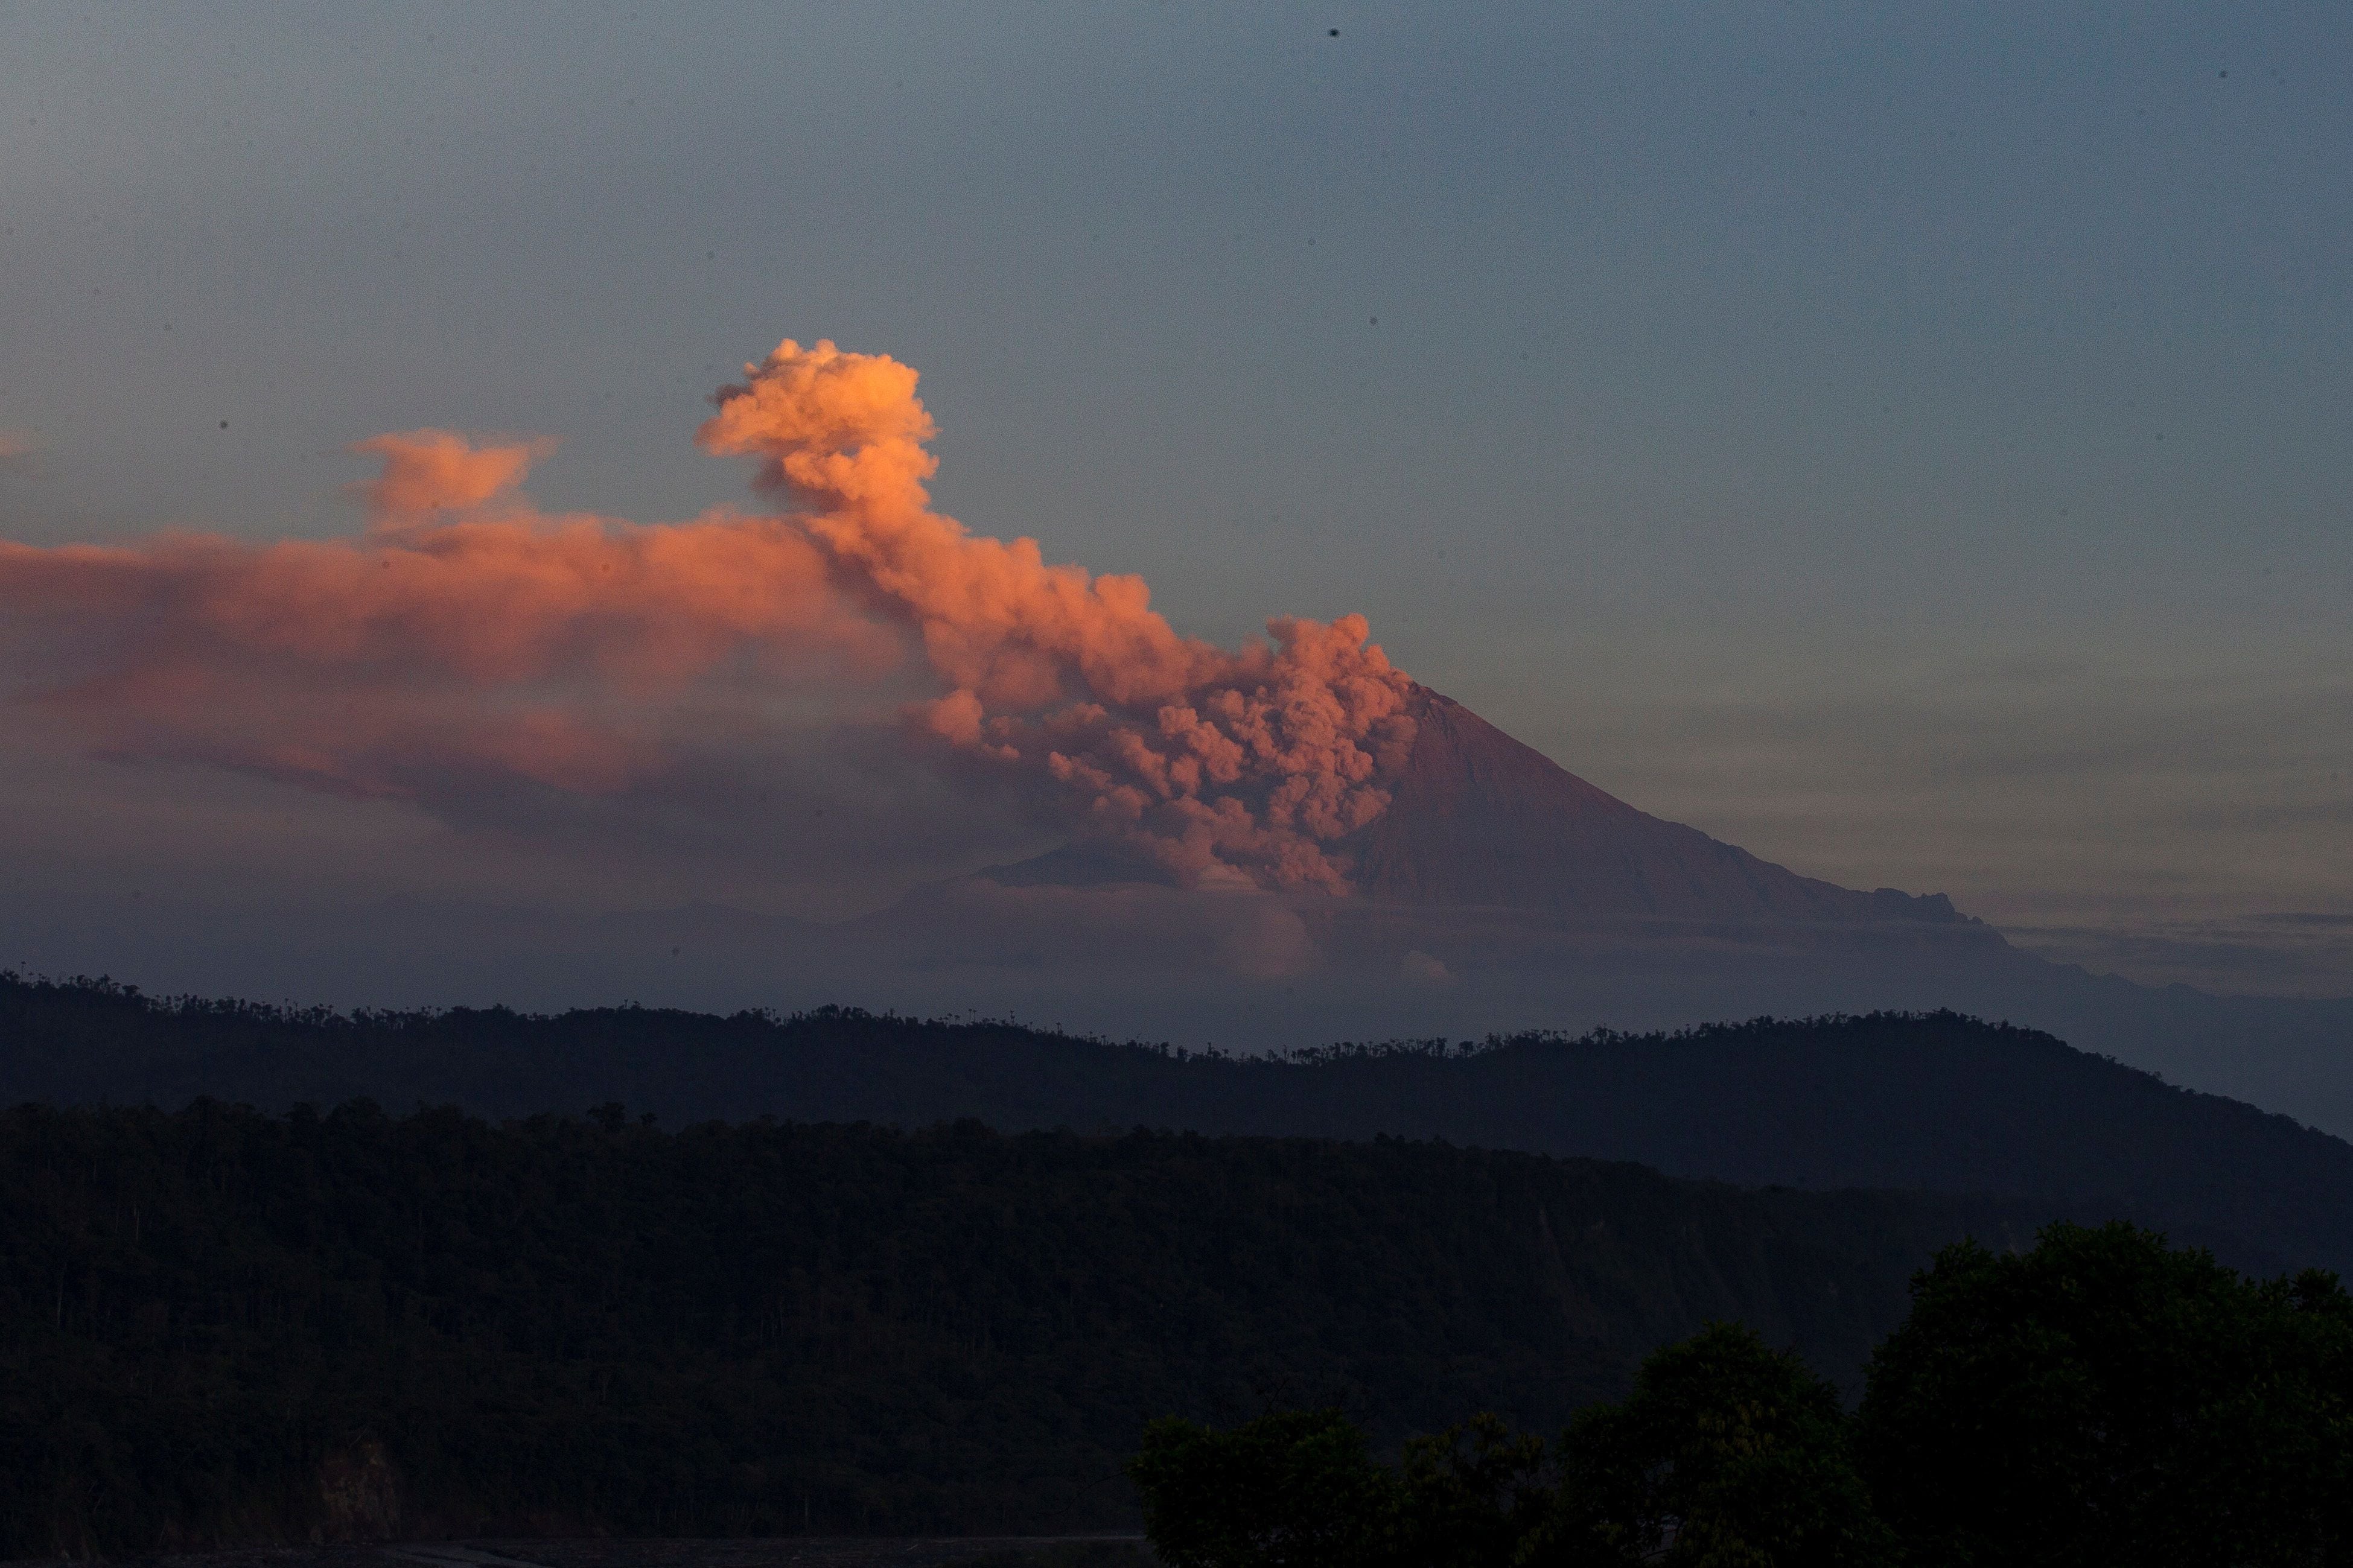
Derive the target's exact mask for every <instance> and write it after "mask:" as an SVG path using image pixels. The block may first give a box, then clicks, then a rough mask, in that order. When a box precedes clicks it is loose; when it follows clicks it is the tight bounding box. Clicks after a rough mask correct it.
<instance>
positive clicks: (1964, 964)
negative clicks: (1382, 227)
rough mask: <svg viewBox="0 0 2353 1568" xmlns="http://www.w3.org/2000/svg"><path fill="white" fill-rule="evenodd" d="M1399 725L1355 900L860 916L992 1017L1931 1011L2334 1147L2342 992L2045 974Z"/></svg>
mask: <svg viewBox="0 0 2353 1568" xmlns="http://www.w3.org/2000/svg"><path fill="white" fill-rule="evenodd" d="M1410 711H1411V713H1412V715H1413V717H1414V719H1415V721H1416V733H1415V739H1414V742H1413V745H1412V747H1411V750H1410V752H1409V757H1408V759H1407V761H1406V763H1405V765H1404V767H1403V769H1402V770H1401V772H1400V773H1399V774H1398V778H1397V779H1396V781H1395V784H1394V789H1393V796H1392V799H1391V802H1390V805H1389V806H1388V810H1387V811H1386V812H1384V813H1383V814H1382V815H1381V816H1379V817H1377V818H1376V819H1375V820H1374V821H1373V822H1372V823H1371V824H1370V825H1369V826H1366V827H1365V828H1363V829H1362V830H1360V831H1359V832H1358V833H1357V834H1356V836H1355V837H1353V838H1352V839H1351V840H1350V841H1349V843H1348V845H1347V848H1348V851H1349V855H1350V858H1351V859H1352V861H1353V864H1354V877H1355V880H1356V894H1355V896H1353V897H1350V898H1345V899H1330V898H1315V899H1291V900H1277V899H1271V898H1269V899H1261V900H1257V901H1256V902H1255V904H1254V903H1253V901H1252V900H1248V899H1245V898H1238V897H1235V896H1232V895H1224V896H1221V897H1210V898H1206V899H1205V898H1202V897H1199V896H1194V897H1191V898H1189V899H1188V898H1187V897H1185V896H1182V895H1180V894H1178V893H1177V892H1176V890H1175V889H1170V888H1166V887H1155V886H1154V882H1155V878H1156V877H1157V873H1155V871H1153V870H1152V869H1151V868H1147V867H1143V866H1140V865H1139V864H1137V863H1136V862H1134V861H1133V860H1124V859H1122V858H1119V857H1117V856H1115V855H1111V854H1107V853H1105V852H1104V851H1103V850H1101V849H1099V848H1094V847H1087V846H1073V847H1066V848H1063V849H1060V850H1058V851H1055V852H1053V853H1050V854H1048V855H1046V856H1042V857H1039V858H1036V859H1033V860H1029V861H1027V862H1023V863H1021V864H1018V865H1016V866H1010V867H1000V868H994V869H991V870H988V871H984V872H982V873H979V874H978V875H976V877H973V878H969V879H965V880H964V881H963V882H962V883H960V884H955V885H952V886H949V887H945V888H942V889H924V890H922V891H920V892H919V893H918V894H916V895H913V896H911V897H910V898H909V899H908V900H906V901H905V902H904V903H902V905H900V906H899V907H898V908H896V909H893V910H889V911H885V912H884V913H883V914H881V915H879V916H876V917H874V918H873V919H872V920H871V921H869V922H866V929H868V930H870V931H871V932H872V933H873V935H874V937H875V938H876V939H877V942H878V945H879V946H880V947H881V948H885V949H889V950H891V951H895V952H907V953H911V954H914V955H916V956H917V960H918V966H919V968H920V970H921V972H922V973H924V974H926V975H939V976H945V975H951V974H952V975H955V977H956V978H957V981H958V982H959V983H960V984H962V986H963V987H964V994H965V995H966V996H968V997H985V998H986V1001H985V1003H984V1005H994V1006H997V1007H1000V1008H1005V1009H1008V1010H1010V1009H1018V1010H1019V1011H1021V1012H1023V1013H1025V1014H1027V1015H1028V1016H1039V1014H1040V1013H1041V1012H1042V1013H1043V1014H1044V1016H1050V1017H1055V1018H1059V1019H1062V1020H1065V1021H1075V1022H1077V1023H1078V1024H1079V1025H1080V1026H1083V1027H1090V1028H1095V1029H1100V1030H1104V1031H1106V1032H1113V1033H1126V1032H1128V1031H1130V1030H1133V1029H1136V1028H1138V1027H1146V1028H1151V1029H1153V1030H1155V1032H1165V1033H1168V1034H1171V1035H1175V1036H1178V1037H1183V1036H1187V1035H1190V1036H1191V1037H1195V1038H1202V1037H1208V1038H1215V1039H1218V1040H1219V1041H1223V1042H1227V1043H1230V1044H1240V1045H1243V1046H1245V1047H1269V1046H1274V1047H1290V1046H1296V1045H1298V1044H1301V1043H1303V1041H1313V1040H1315V1039H1319V1038H1320V1039H1331V1038H1335V1037H1341V1036H1344V1035H1355V1036H1356V1037H1360V1038H1361V1037H1367V1036H1370V1037H1382V1036H1388V1035H1398V1034H1423V1033H1427V1034H1436V1033H1440V1032H1444V1033H1449V1034H1453V1035H1456V1036H1461V1035H1464V1034H1473V1035H1477V1034H1488V1033H1504V1034H1514V1033H1519V1032H1523V1031H1525V1030H1528V1029H1531V1028H1553V1029H1567V1030H1571V1031H1576V1030H1583V1029H1586V1028H1589V1027H1592V1026H1613V1027H1618V1028H1632V1029H1651V1028H1661V1027H1665V1028H1674V1027H1682V1026H1695V1025H1699V1024H1702V1023H1706V1022H1709V1021H1713V1020H1718V1019H1725V1018H1739V1017H1747V1016H1756V1015H1759V1014H1770V1015H1775V1016H1811V1015H1817V1014H1836V1013H1862V1012H1871V1011H1881V1010H1896V1011H1936V1010H1939V1009H1947V1008H1950V1009H1957V1010H1958V1011H1961V1012H1965V1013H1969V1014H1972V1015H1975V1016H1982V1017H1990V1018H2006V1019H2010V1020H2011V1021H2013V1022H2017V1023H2021V1024H2025V1025H2030V1026H2035V1027H2039V1028H2044V1029H2048V1030H2051V1031H2052V1032H2054V1033H2056V1034H2058V1035H2060V1036H2062V1037H2064V1038H2066V1039H2068V1040H2069V1041H2071V1042H2073V1044H2075V1045H2077V1046H2079V1047H2084V1049H2087V1050H2092V1051H2095V1052H2100V1053H2104V1054H2106V1055H2111V1056H2114V1057H2116V1058H2118V1059H2120V1060H2123V1061H2126V1062H2130V1063H2132V1064H2133V1065H2135V1066H2137V1067H2142V1068H2148V1069H2150V1070H2152V1071H2157V1072H2160V1073H2162V1074H2164V1075H2165V1076H2166V1077H2168V1079H2172V1080H2174V1081H2177V1082H2180V1083H2185V1084H2188V1085H2190V1086H2192V1087H2195V1088H2200V1089H2208V1090H2211V1091H2212V1092H2216V1093H2220V1094H2225V1095H2229V1096H2231V1097H2232V1098H2234V1099H2241V1100H2247V1101H2249V1102H2250V1103H2253V1104H2257V1105H2262V1106H2263V1107H2265V1108H2266V1109H2269V1110H2280V1111H2284V1112H2287V1113H2289V1114H2292V1115H2295V1116H2296V1117H2297V1118H2298V1119H2300V1120H2303V1121H2308V1122H2311V1123H2313V1124H2315V1125H2317V1126H2322V1127H2326V1128H2328V1129H2329V1130H2331V1131H2336V1132H2338V1133H2339V1134H2353V997H2348V998H2343V999H2333V1000H2326V999H2306V998H2295V997H2245V996H2217V995H2212V994H2206V993H2202V992H2199V991H2196V990H2192V989H2190V988H2189V987H2185V986H2178V985H2177V986H2168V987H2165V988H2162V989H2158V988H2152V987H2147V986H2141V985H2136V984H2131V983H2129V982H2127V981H2125V980H2122V979H2119V978H2116V977H2114V976H2106V975H2095V974H2093V973H2087V972H2086V971H2084V970H2083V969H2081V968H2079V967H2077V966H2074V965H2071V964H2060V963H2051V962H2048V961H2046V960H2044V959H2042V958H2040V957H2037V956H2036V955H2034V954H2032V953H2031V952H2024V951H2022V950H2021V949H2019V948H2016V947H2013V946H2012V945H2011V944H2010V943H2009V942H2006V941H2005V940H2004V939H2003V938H2002V936H2001V934H2000V932H1999V931H1995V930H1994V929H1993V928H1992V927H1990V926H1989V925H1987V924H1985V923H1984V922H1983V921H1978V920H1975V919H1971V918H1969V917H1968V916H1967V915H1966V914H1964V913H1962V912H1960V911H1958V910H1955V908H1954V907H1953V904H1952V902H1951V900H1949V899H1948V898H1947V897H1946V896H1945V895H1943V894H1941V893H1927V894H1918V895H1915V894H1912V893H1907V892H1904V891H1900V890H1898V889H1893V888H1881V889H1875V890H1873V891H1868V892H1865V891H1862V890H1858V889H1848V888H1841V887H1838V886H1836V885H1834V884H1832V883H1830V882H1826V881H1822V880H1820V879H1815V878H1810V877H1805V876H1801V875H1799V874H1798V873H1797V872H1795V871H1792V870H1789V869H1788V868H1784V867H1780V866H1776V865H1773V864H1771V863H1769V862H1767V861H1765V860H1763V859H1760V858H1757V856H1755V855H1752V854H1750V853H1749V852H1747V851H1746V850H1745V849H1742V848H1739V847H1736V846H1734V845H1730V844H1726V843H1724V842H1722V841H1720V840H1718V839H1715V838H1713V837H1709V836H1708V835H1706V834H1704V833H1703V832H1701V831H1699V830H1698V829H1697V828H1694V827H1689V826H1683V825H1682V824H1679V823H1673V822H1667V821H1663V820H1662V819H1660V818H1658V817H1655V816H1651V815H1649V814H1648V813H1646V812H1642V811H1641V810H1638V809H1637V808H1635V807H1634V806H1632V805H1628V804H1627V803H1626V802H1624V801H1621V800H1619V799H1617V798H1616V797H1615V796H1612V795H1609V794H1608V793H1606V792H1605V791H1603V790H1601V789H1599V788H1597V787H1596V786H1594V785H1593V784H1589V783H1588V782H1587V781H1585V780H1584V779H1581V778H1579V777H1577V775H1576V774H1574V773H1570V772H1568V771H1567V769H1565V768H1563V767H1561V766H1560V765H1559V764H1557V763H1555V762H1553V761H1552V760H1551V759H1550V758H1548V757H1546V756H1545V755H1544V754H1543V753H1541V752H1537V751H1535V749H1534V748H1532V747H1529V746H1526V745H1524V744H1523V743H1521V742H1518V741H1516V740H1514V739H1513V738H1512V737H1511V736H1510V735H1507V734H1505V733H1504V731H1501V730H1499V729H1497V728H1496V727H1495V726H1493V724H1490V723H1488V722H1487V721H1484V720H1483V719H1481V718H1480V717H1479V716H1478V715H1477V714H1475V713H1473V712H1472V711H1471V710H1469V709H1467V708H1465V707H1463V706H1462V705H1461V704H1460V703H1458V702H1455V701H1453V700H1450V699H1448V698H1446V697H1444V696H1442V695H1440V694H1439V693H1437V692H1435V691H1432V690H1430V689H1428V688H1425V687H1416V688H1415V689H1414V694H1413V701H1412V706H1411V709H1410ZM1139 952H1142V953H1147V954H1149V955H1150V956H1149V958H1148V959H1147V960H1145V961H1143V962H1139V960H1138V959H1137V957H1136V955H1137V954H1138V953H1139ZM1013 975H1020V976H1023V977H1024V978H1025V979H1026V981H1027V982H1028V985H1027V988H1026V989H1025V988H1023V987H1021V986H1018V985H1013V984H1005V985H1001V986H999V987H998V988H997V989H994V990H992V989H991V988H990V986H991V982H992V981H993V980H995V979H997V978H998V977H1005V976H1013ZM1106 997H1112V998H1116V999H1118V1001H1119V1002H1122V1003H1124V1009H1122V1008H1120V1007H1117V1006H1113V1005H1105V1001H1104V998H1106Z"/></svg>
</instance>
